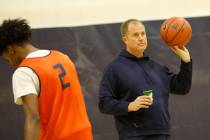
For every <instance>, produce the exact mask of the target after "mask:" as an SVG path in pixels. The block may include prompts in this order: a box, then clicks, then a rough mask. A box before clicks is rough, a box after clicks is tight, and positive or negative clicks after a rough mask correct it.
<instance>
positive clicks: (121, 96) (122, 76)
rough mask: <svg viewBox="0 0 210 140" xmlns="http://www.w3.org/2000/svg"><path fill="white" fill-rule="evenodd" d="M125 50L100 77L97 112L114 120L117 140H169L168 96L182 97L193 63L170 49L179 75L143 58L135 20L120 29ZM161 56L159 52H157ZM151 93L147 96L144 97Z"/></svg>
mask: <svg viewBox="0 0 210 140" xmlns="http://www.w3.org/2000/svg"><path fill="white" fill-rule="evenodd" d="M121 35H122V40H123V42H124V43H125V46H126V48H125V49H124V50H122V52H121V53H120V54H119V56H118V57H117V58H116V59H115V60H113V62H111V63H110V64H109V65H108V66H107V68H106V70H105V72H104V75H103V77H102V80H101V83H100V90H99V94H100V95H99V108H100V111H101V112H102V113H107V114H111V115H113V116H114V118H115V124H116V128H117V130H118V133H119V139H120V140H168V139H169V137H170V116H169V112H168V98H169V93H173V94H179V95H184V94H187V93H188V92H189V90H190V87H191V79H192V61H191V58H190V55H189V52H188V50H187V49H186V48H185V47H184V46H183V49H180V48H179V47H177V46H174V47H173V48H174V49H172V50H173V51H174V52H175V53H176V54H177V56H178V57H179V58H180V59H181V65H180V71H179V73H178V74H174V73H171V72H170V71H169V69H168V68H167V67H165V66H163V65H160V64H158V63H157V62H155V61H153V60H152V59H150V57H149V56H146V55H145V54H144V51H145V49H146V48H147V36H146V32H145V27H144V25H143V23H142V22H140V21H139V20H137V19H130V20H127V21H125V22H124V23H122V25H121ZM157 53H161V52H157ZM148 91H150V92H151V93H150V96H148V95H144V93H145V92H148Z"/></svg>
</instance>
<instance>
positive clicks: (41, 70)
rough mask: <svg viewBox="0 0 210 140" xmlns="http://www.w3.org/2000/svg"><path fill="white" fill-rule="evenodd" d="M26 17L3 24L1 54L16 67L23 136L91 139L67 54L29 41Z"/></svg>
mask: <svg viewBox="0 0 210 140" xmlns="http://www.w3.org/2000/svg"><path fill="white" fill-rule="evenodd" d="M30 37H31V29H30V26H29V25H28V24H27V22H26V20H24V19H14V20H5V21H3V23H2V25H1V26H0V54H1V55H2V56H3V58H4V59H5V60H6V61H8V62H9V63H10V64H11V65H13V66H15V67H17V69H16V70H15V72H14V74H13V79H12V83H13V92H14V99H15V103H16V104H19V105H23V110H24V118H25V123H24V140H92V130H91V125H90V122H89V120H88V116H87V113H86V109H85V104H84V100H83V96H82V92H81V88H80V83H79V80H78V77H77V73H76V69H75V66H74V64H73V63H72V61H71V60H70V59H69V58H68V56H66V55H64V54H62V53H61V52H58V51H51V50H40V49H38V48H36V47H34V46H33V45H32V44H31V43H30V41H29V40H30Z"/></svg>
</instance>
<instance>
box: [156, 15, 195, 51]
mask: <svg viewBox="0 0 210 140" xmlns="http://www.w3.org/2000/svg"><path fill="white" fill-rule="evenodd" d="M160 36H161V38H162V39H163V40H164V42H165V43H166V44H167V45H168V46H179V47H180V48H181V47H183V46H184V45H186V44H187V43H188V42H189V41H190V39H191V36H192V28H191V26H190V24H189V22H187V20H185V19H184V18H181V17H172V18H169V19H167V20H165V21H164V22H163V24H162V25H161V28H160Z"/></svg>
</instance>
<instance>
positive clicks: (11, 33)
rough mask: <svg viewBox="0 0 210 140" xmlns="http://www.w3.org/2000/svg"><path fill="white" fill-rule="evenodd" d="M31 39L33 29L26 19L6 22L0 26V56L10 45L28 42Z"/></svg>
mask: <svg viewBox="0 0 210 140" xmlns="http://www.w3.org/2000/svg"><path fill="white" fill-rule="evenodd" d="M30 38H31V27H30V26H29V25H28V23H27V21H26V20H25V19H21V18H17V19H8V20H4V21H3V23H2V24H1V26H0V55H2V53H3V52H4V51H5V50H7V47H8V46H9V45H13V44H20V43H24V42H28V41H29V40H30Z"/></svg>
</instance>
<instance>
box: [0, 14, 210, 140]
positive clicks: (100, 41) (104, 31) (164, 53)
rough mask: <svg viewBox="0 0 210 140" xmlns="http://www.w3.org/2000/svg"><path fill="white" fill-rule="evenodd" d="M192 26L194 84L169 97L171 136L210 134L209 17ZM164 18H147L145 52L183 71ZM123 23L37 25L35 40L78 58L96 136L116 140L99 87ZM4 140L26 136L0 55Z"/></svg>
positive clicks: (192, 139)
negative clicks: (162, 32)
mask: <svg viewBox="0 0 210 140" xmlns="http://www.w3.org/2000/svg"><path fill="white" fill-rule="evenodd" d="M187 20H188V21H189V22H190V24H191V26H192V29H193V36H192V40H191V42H190V43H189V44H188V46H187V47H188V49H189V51H190V53H191V56H192V59H193V83H192V88H191V91H190V93H189V94H188V95H186V96H175V95H171V96H170V106H169V109H170V113H171V122H172V140H198V139H199V140H208V139H210V133H209V132H210V123H209V121H210V119H209V118H210V109H209V106H210V95H209V94H210V93H209V90H210V86H209V83H210V65H209V61H208V60H209V56H210V55H209V49H210V46H209V44H210V40H209V38H210V26H209V24H210V17H209V16H206V17H194V18H188V19H187ZM161 23H162V20H149V21H144V24H145V27H146V31H147V37H148V49H147V50H146V54H148V55H149V56H151V57H152V58H153V59H155V60H156V61H158V62H160V63H162V64H165V65H167V66H168V67H169V68H170V69H171V70H172V71H174V72H177V71H178V70H179V64H180V60H179V58H178V57H177V56H176V55H175V54H174V53H172V52H171V50H170V49H169V48H168V47H167V46H166V45H165V44H164V43H163V41H162V40H161V39H160V36H159V29H160V25H161ZM119 26H120V23H112V24H100V25H89V26H79V27H60V28H40V29H38V28H37V29H33V37H32V43H33V44H34V45H35V46H37V47H38V48H41V49H56V50H60V51H62V52H64V53H66V54H67V55H68V56H69V57H70V58H71V59H72V60H73V62H74V63H75V65H76V68H77V71H78V75H79V79H80V82H81V85H82V89H83V93H84V96H85V102H86V106H87V111H88V115H89V118H90V120H91V123H92V126H93V133H94V138H95V140H107V139H108V140H117V138H118V136H117V132H116V130H115V127H114V121H113V118H112V116H109V115H105V114H101V113H100V112H99V110H98V105H97V102H98V86H99V82H100V79H101V76H102V72H103V70H104V68H105V66H106V65H107V64H108V63H109V62H110V61H112V60H113V59H114V57H115V56H117V55H118V54H119V52H120V50H121V49H122V48H124V45H123V43H122V41H121V39H120V32H119ZM0 68H1V70H0V139H1V140H22V139H23V114H22V108H21V106H16V105H14V103H13V102H14V101H13V95H12V89H11V77H12V73H13V71H14V69H13V68H11V66H9V65H8V64H7V63H6V62H4V61H3V60H2V59H0Z"/></svg>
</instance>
